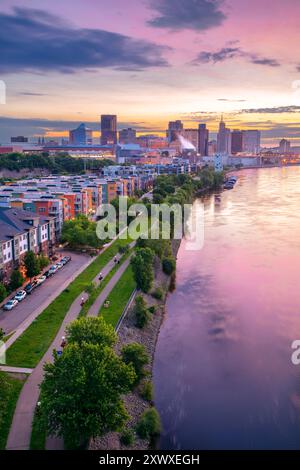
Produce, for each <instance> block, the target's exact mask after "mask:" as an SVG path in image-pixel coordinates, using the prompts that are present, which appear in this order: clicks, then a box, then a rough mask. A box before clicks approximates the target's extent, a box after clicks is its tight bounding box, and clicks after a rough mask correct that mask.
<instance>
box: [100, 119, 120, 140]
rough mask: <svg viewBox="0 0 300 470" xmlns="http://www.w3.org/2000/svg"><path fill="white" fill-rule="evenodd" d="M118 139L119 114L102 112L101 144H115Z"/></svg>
mask: <svg viewBox="0 0 300 470" xmlns="http://www.w3.org/2000/svg"><path fill="white" fill-rule="evenodd" d="M117 141H118V136H117V116H116V115H115V114H102V115H101V139H100V142H101V145H115V144H117Z"/></svg>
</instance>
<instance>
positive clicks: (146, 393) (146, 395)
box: [140, 380, 153, 401]
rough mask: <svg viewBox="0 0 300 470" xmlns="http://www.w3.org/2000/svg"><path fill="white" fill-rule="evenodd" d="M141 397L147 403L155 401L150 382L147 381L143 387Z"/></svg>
mask: <svg viewBox="0 0 300 470" xmlns="http://www.w3.org/2000/svg"><path fill="white" fill-rule="evenodd" d="M140 395H141V397H142V398H143V399H144V400H146V401H152V400H153V385H152V382H150V380H147V381H146V382H144V383H143V384H142V385H141V390H140Z"/></svg>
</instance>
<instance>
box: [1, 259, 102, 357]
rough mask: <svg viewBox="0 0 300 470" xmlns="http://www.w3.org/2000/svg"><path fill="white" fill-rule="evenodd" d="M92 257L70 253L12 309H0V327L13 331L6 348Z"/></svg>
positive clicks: (8, 331) (90, 261)
mask: <svg viewBox="0 0 300 470" xmlns="http://www.w3.org/2000/svg"><path fill="white" fill-rule="evenodd" d="M94 259H95V258H91V257H90V256H86V255H78V254H72V260H71V261H70V262H69V263H68V264H66V265H65V266H64V267H63V268H61V269H60V270H59V271H57V273H55V275H54V276H52V277H50V278H49V279H47V281H46V282H45V283H44V284H43V285H41V286H39V287H38V288H37V289H35V290H34V291H33V292H32V294H31V295H28V296H27V297H26V298H25V299H24V300H23V301H22V302H21V303H20V304H19V305H17V306H16V307H15V308H14V309H13V310H11V311H10V312H4V311H3V310H2V311H0V328H3V330H4V331H5V333H6V334H7V335H9V334H10V333H11V332H12V331H14V332H15V333H14V334H13V335H12V336H11V337H10V338H9V340H8V341H7V343H6V347H7V348H9V346H11V345H12V344H13V343H14V342H15V341H16V339H17V338H18V337H19V336H20V335H21V334H22V333H23V332H24V331H25V330H26V329H27V328H28V327H29V325H30V324H31V323H32V322H33V320H35V318H36V317H38V316H39V315H40V313H42V312H43V311H44V310H45V308H47V307H48V305H49V304H50V303H51V302H52V301H53V300H54V299H55V298H56V297H57V296H58V295H59V294H60V293H61V292H62V291H63V290H64V289H66V287H67V286H68V285H69V284H70V282H72V281H73V280H74V279H75V278H76V277H77V276H78V275H79V274H80V273H81V272H82V271H84V269H86V267H87V266H88V265H89V264H91V263H92V262H93V261H94Z"/></svg>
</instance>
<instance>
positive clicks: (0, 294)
mask: <svg viewBox="0 0 300 470" xmlns="http://www.w3.org/2000/svg"><path fill="white" fill-rule="evenodd" d="M5 297H7V290H6V288H5V286H4V284H2V282H0V302H2V301H3V300H4V299H5Z"/></svg>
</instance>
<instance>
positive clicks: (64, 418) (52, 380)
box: [40, 343, 136, 448]
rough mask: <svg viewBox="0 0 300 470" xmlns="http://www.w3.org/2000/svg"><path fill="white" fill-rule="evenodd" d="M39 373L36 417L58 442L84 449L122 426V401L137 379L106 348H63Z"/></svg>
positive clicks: (127, 366) (120, 360)
mask: <svg viewBox="0 0 300 470" xmlns="http://www.w3.org/2000/svg"><path fill="white" fill-rule="evenodd" d="M44 370H45V376H44V381H43V383H42V385H41V396H40V400H41V403H42V405H41V412H42V414H43V418H44V420H45V424H46V427H47V431H48V433H49V434H50V435H56V436H60V437H63V438H64V440H65V443H66V446H67V447H69V448H77V447H79V446H83V445H85V444H86V442H87V441H88V439H90V438H91V437H96V436H101V435H103V434H104V433H106V432H109V431H115V430H119V429H120V428H121V427H122V426H123V425H124V423H125V422H126V421H127V419H128V415H127V413H126V411H125V407H124V404H123V402H122V399H121V396H122V395H123V394H125V393H127V392H128V391H129V390H130V389H131V387H132V384H133V383H134V381H135V379H136V375H135V373H134V370H133V368H132V366H131V365H126V364H124V362H123V361H122V359H121V358H120V357H118V356H117V355H116V354H115V352H114V351H113V350H112V348H111V347H108V346H101V345H96V344H89V343H83V344H81V345H79V344H77V343H73V344H68V345H67V346H66V347H65V349H64V352H63V354H62V355H61V357H58V355H57V354H56V353H54V363H53V364H46V365H45V367H44Z"/></svg>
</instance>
